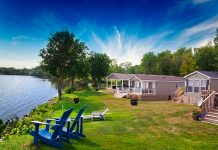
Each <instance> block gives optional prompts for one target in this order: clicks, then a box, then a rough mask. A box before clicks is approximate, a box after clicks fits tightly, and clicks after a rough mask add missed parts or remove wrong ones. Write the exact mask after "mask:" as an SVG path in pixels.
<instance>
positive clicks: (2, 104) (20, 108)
mask: <svg viewBox="0 0 218 150" xmlns="http://www.w3.org/2000/svg"><path fill="white" fill-rule="evenodd" d="M55 96H57V90H56V88H55V86H54V85H52V84H51V82H50V81H49V80H45V79H39V78H35V77H32V76H16V75H0V119H2V120H4V121H5V120H7V119H8V118H10V117H12V116H14V115H17V116H18V117H19V118H20V117H22V116H23V115H26V114H28V113H29V112H30V111H31V110H32V109H33V108H35V107H37V106H38V105H40V104H43V103H45V102H47V101H48V100H49V99H51V98H53V97H55Z"/></svg>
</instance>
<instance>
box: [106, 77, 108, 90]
mask: <svg viewBox="0 0 218 150" xmlns="http://www.w3.org/2000/svg"><path fill="white" fill-rule="evenodd" d="M106 88H108V80H107V79H106Z"/></svg>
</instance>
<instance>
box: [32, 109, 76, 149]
mask: <svg viewBox="0 0 218 150" xmlns="http://www.w3.org/2000/svg"><path fill="white" fill-rule="evenodd" d="M72 111H73V108H70V109H68V110H66V111H65V112H64V113H63V115H62V117H61V118H60V120H59V123H58V124H54V125H52V124H50V121H51V119H48V120H47V122H46V123H45V122H39V121H31V122H32V123H34V124H35V131H32V132H31V133H30V135H32V136H33V137H34V144H37V143H38V140H41V141H43V142H45V143H46V144H49V145H52V146H54V147H63V145H62V128H63V127H64V125H65V124H66V121H67V119H68V117H69V116H70V114H71V112H72ZM39 125H46V128H45V129H39ZM50 126H52V127H55V128H54V132H49V128H50Z"/></svg>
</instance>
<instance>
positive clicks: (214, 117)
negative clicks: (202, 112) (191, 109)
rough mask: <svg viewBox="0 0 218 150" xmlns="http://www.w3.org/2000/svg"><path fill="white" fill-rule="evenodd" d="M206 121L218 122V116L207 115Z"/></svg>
mask: <svg viewBox="0 0 218 150" xmlns="http://www.w3.org/2000/svg"><path fill="white" fill-rule="evenodd" d="M205 119H215V120H218V116H217V115H206V116H205Z"/></svg>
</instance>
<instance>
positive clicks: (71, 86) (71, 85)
mask: <svg viewBox="0 0 218 150" xmlns="http://www.w3.org/2000/svg"><path fill="white" fill-rule="evenodd" d="M73 87H74V78H73V77H71V81H70V88H71V89H73Z"/></svg>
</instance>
